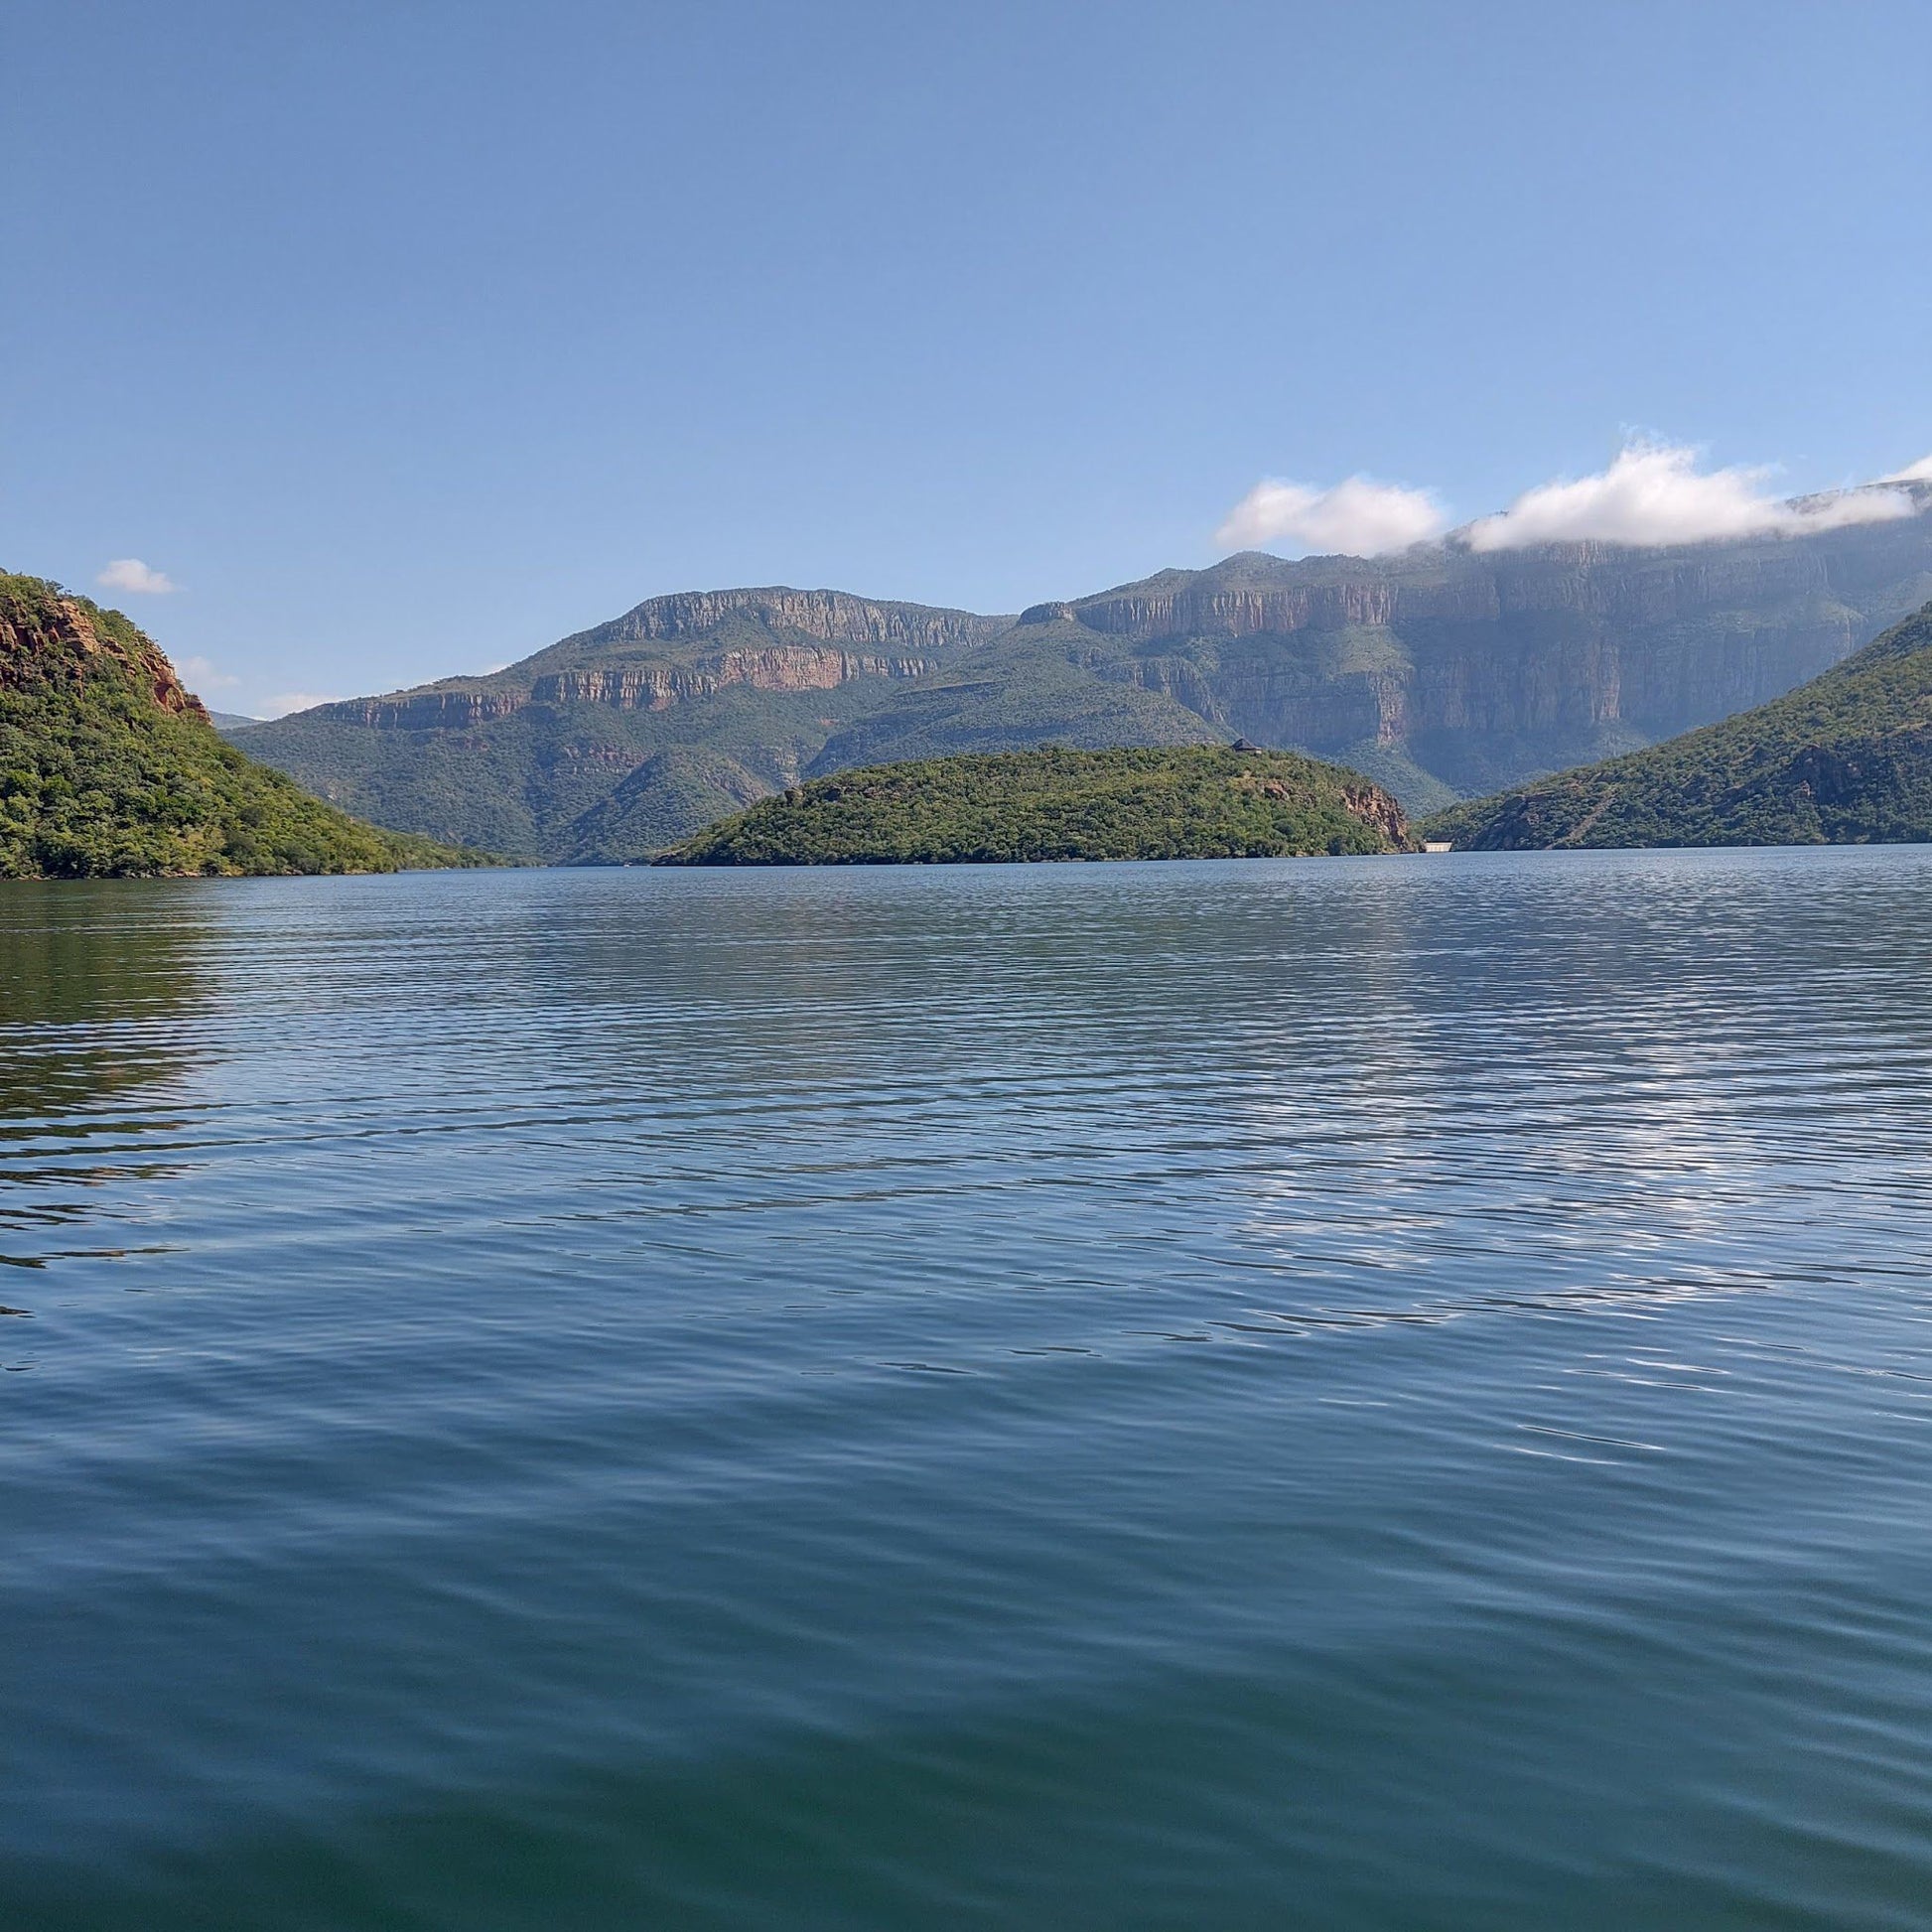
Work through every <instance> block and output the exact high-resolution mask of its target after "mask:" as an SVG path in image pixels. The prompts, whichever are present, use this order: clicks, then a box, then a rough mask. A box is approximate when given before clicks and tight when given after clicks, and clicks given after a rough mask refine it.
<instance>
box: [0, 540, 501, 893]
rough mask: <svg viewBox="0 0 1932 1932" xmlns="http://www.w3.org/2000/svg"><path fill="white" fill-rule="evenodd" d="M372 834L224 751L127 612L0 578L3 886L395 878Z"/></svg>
mask: <svg viewBox="0 0 1932 1932" xmlns="http://www.w3.org/2000/svg"><path fill="white" fill-rule="evenodd" d="M464 857H465V855H462V854H458V853H455V852H450V851H446V850H444V849H442V848H440V847H437V846H434V845H432V844H431V843H430V842H429V841H427V840H424V839H419V838H411V837H403V836H398V835H396V834H394V833H389V832H381V831H377V830H376V829H375V828H374V827H373V826H369V825H361V824H357V823H356V822H355V820H353V819H351V818H348V817H346V816H345V814H344V813H342V812H339V811H337V810H335V809H334V808H333V807H331V806H329V805H326V804H324V803H323V802H322V801H321V800H320V799H318V798H312V797H310V796H309V795H308V794H307V793H306V792H304V791H303V790H302V788H301V787H300V786H299V785H297V784H296V783H295V782H294V781H293V780H292V779H290V778H289V777H287V776H286V775H284V774H283V773H282V772H280V771H274V770H270V769H269V768H268V767H267V766H266V765H262V764H257V763H255V762H254V761H253V760H252V759H248V758H246V757H244V756H243V755H242V754H241V753H240V752H238V751H236V750H235V749H234V748H233V747H232V746H230V745H228V744H227V743H226V742H225V741H224V740H223V739H222V738H221V737H220V735H219V734H218V733H217V732H216V731H215V729H214V727H213V726H212V725H211V724H210V723H209V722H208V718H207V713H206V712H205V711H204V710H203V709H202V705H201V701H200V700H199V699H197V698H194V697H191V696H190V695H189V693H188V692H187V691H186V690H184V689H183V687H182V683H181V680H180V678H178V677H177V676H176V675H175V668H174V666H173V665H172V664H171V663H169V661H168V659H167V657H166V655H165V654H164V653H163V652H162V650H161V648H160V646H159V645H157V644H156V643H155V642H154V640H153V639H152V638H150V637H148V636H147V635H145V634H144V633H143V632H142V631H141V630H139V629H137V628H136V627H135V625H134V624H133V623H131V622H130V621H128V620H127V619H126V618H124V617H123V616H122V615H121V614H120V613H119V612H118V611H103V610H102V609H101V608H100V607H99V606H98V605H96V604H94V603H92V602H91V601H90V600H89V599H87V598H84V597H75V596H73V595H71V594H70V593H69V592H66V591H64V590H62V589H61V588H60V586H59V585H57V584H52V583H48V582H46V581H45V580H44V579H41V578H38V577H18V576H9V575H5V574H0V877H7V878H42V877H49V878H89V877H112V876H136V877H141V876H157V875H175V874H195V873H306V872H393V871H395V870H396V869H397V868H398V867H402V866H412V865H444V864H452V863H461V862H462V861H463V859H464Z"/></svg>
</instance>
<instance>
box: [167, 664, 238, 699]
mask: <svg viewBox="0 0 1932 1932" xmlns="http://www.w3.org/2000/svg"><path fill="white" fill-rule="evenodd" d="M176 669H177V670H179V671H180V672H181V674H182V677H183V679H184V680H185V681H186V682H187V684H188V686H189V688H190V689H191V690H194V691H212V690H217V689H220V688H223V687H225V686H227V685H230V684H239V683H240V682H241V680H240V679H239V678H238V677H230V676H229V675H228V674H227V672H226V671H217V670H216V669H215V668H214V666H213V665H212V664H210V663H209V662H208V660H207V658H206V657H184V658H183V659H182V660H181V662H180V663H179V664H178V665H177V666H176Z"/></svg>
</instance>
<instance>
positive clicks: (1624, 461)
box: [1214, 438, 1932, 557]
mask: <svg viewBox="0 0 1932 1932" xmlns="http://www.w3.org/2000/svg"><path fill="white" fill-rule="evenodd" d="M1702 457H1703V453H1702V452H1701V451H1700V450H1697V449H1695V448H1693V447H1691V446H1690V445H1688V444H1679V443H1665V442H1660V441H1654V440H1651V439H1647V438H1645V439H1637V440H1633V441H1631V442H1629V443H1627V444H1625V445H1624V447H1623V449H1622V450H1620V451H1619V452H1618V453H1617V455H1616V456H1615V458H1614V459H1613V460H1612V461H1611V462H1610V463H1609V464H1608V465H1607V466H1606V467H1605V468H1604V469H1602V470H1599V471H1597V472H1596V473H1595V474H1594V475H1592V476H1587V477H1577V478H1561V479H1558V480H1556V481H1554V482H1551V483H1539V484H1537V486H1536V487H1535V488H1533V489H1526V490H1525V491H1524V492H1523V493H1522V494H1521V495H1520V496H1518V497H1517V498H1516V500H1515V501H1514V502H1513V503H1511V504H1510V506H1509V507H1508V508H1507V509H1505V510H1499V511H1497V512H1496V513H1495V514H1493V515H1490V516H1482V517H1478V518H1477V519H1476V520H1475V521H1474V522H1473V523H1469V524H1466V525H1465V526H1464V527H1463V528H1461V529H1460V530H1457V531H1455V532H1453V533H1452V534H1451V538H1450V540H1451V541H1454V542H1460V543H1464V544H1466V545H1467V546H1468V547H1469V548H1470V549H1471V550H1475V551H1493V550H1521V549H1527V548H1529V547H1530V546H1532V545H1535V544H1544V543H1589V542H1594V543H1615V544H1623V545H1626V546H1628V547H1629V548H1632V549H1647V548H1661V547H1664V546H1667V545H1670V544H1679V543H1712V542H1721V541H1725V540H1730V541H1735V540H1737V539H1739V538H1748V537H1758V536H1799V535H1802V534H1804V533H1805V532H1807V531H1814V530H1836V529H1843V528H1844V527H1846V526H1847V525H1849V524H1854V523H1887V522H1891V521H1893V520H1894V519H1896V518H1898V517H1902V516H1911V515H1914V514H1916V513H1917V512H1918V511H1919V510H1920V509H1921V508H1922V507H1923V505H1924V498H1923V495H1922V494H1914V492H1913V490H1912V489H1911V488H1910V487H1909V485H1912V484H1917V483H1932V457H1926V458H1924V459H1923V460H1922V461H1920V462H1918V463H1915V464H1912V465H1910V466H1909V467H1908V468H1906V469H1903V470H1899V471H1895V472H1894V473H1893V474H1892V475H1890V476H1888V477H1881V478H1879V479H1878V481H1877V482H1876V483H1867V484H1865V485H1864V486H1863V488H1858V489H1836V490H1825V491H1821V492H1819V493H1818V494H1815V495H1811V496H1801V497H1784V496H1778V495H1775V494H1773V493H1772V492H1771V491H1770V490H1769V489H1768V488H1767V486H1766V485H1767V484H1768V483H1769V480H1770V478H1771V477H1772V475H1773V474H1774V473H1773V471H1772V470H1771V469H1770V468H1769V467H1759V466H1749V465H1733V466H1731V467H1730V468H1727V469H1720V470H1707V469H1704V468H1703V467H1702ZM1448 527H1449V518H1448V516H1447V515H1446V514H1445V512H1444V509H1443V505H1442V503H1441V501H1440V500H1439V498H1438V497H1437V496H1436V494H1435V492H1434V491H1433V490H1428V489H1415V488H1412V487H1410V486H1409V485H1407V484H1403V483H1376V482H1374V481H1373V480H1372V479H1370V478H1368V477H1361V476H1356V477H1350V478H1348V479H1347V481H1346V482H1343V483H1336V484H1334V485H1333V486H1332V487H1330V488H1327V489H1321V488H1317V487H1315V486H1314V485H1313V484H1311V483H1284V482H1282V481H1280V480H1278V479H1275V478H1267V479H1264V480H1263V481H1262V482H1260V483H1256V484H1255V486H1254V488H1252V489H1251V490H1249V492H1248V493H1247V495H1245V496H1244V497H1243V498H1242V499H1241V501H1240V502H1238V503H1237V504H1236V505H1235V506H1234V508H1233V509H1232V510H1231V511H1230V512H1229V513H1228V516H1227V520H1226V521H1225V522H1224V523H1222V525H1221V527H1220V528H1219V529H1218V530H1216V531H1215V533H1214V540H1215V542H1216V543H1217V544H1219V545H1221V546H1222V547H1223V548H1226V549H1236V550H1260V549H1267V550H1276V551H1281V552H1284V553H1285V554H1288V555H1291V556H1295V555H1302V554H1306V553H1309V552H1326V553H1331V554H1339V555H1343V556H1351V557H1379V556H1386V555H1388V554H1390V553H1391V552H1394V551H1401V550H1407V549H1409V548H1410V547H1411V546H1412V545H1414V544H1418V543H1428V542H1432V541H1434V540H1435V539H1437V538H1439V537H1441V536H1443V535H1444V534H1445V532H1446V531H1447V530H1448Z"/></svg>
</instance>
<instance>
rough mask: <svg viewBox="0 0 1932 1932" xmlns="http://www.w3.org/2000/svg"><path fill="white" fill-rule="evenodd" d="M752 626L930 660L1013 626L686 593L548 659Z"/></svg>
mask: <svg viewBox="0 0 1932 1932" xmlns="http://www.w3.org/2000/svg"><path fill="white" fill-rule="evenodd" d="M746 621H750V622H754V623H758V624H762V625H766V626H769V627H770V628H771V629H773V630H779V631H791V632H794V633H796V634H797V635H798V636H800V637H811V638H816V639H817V640H818V641H819V642H820V643H826V644H843V645H845V646H847V647H848V648H850V649H854V650H859V651H869V652H873V653H888V654H893V653H897V654H901V655H922V656H930V657H943V656H945V655H947V654H948V653H949V652H952V651H956V650H961V649H964V648H967V647H969V646H970V645H972V644H975V643H980V642H983V641H984V640H985V639H986V638H988V637H991V636H994V635H996V634H997V633H998V632H999V631H1000V630H1001V629H1003V628H1004V627H1005V624H1006V620H1004V619H1000V618H983V617H979V616H976V615H975V614H974V613H972V612H970V611H945V610H937V609H934V608H932V607H930V606H927V605H923V604H882V603H878V602H875V601H874V600H873V599H871V598H865V597H854V596H852V595H850V594H849V593H848V592H845V591H794V590H786V589H771V590H752V591H684V592H679V593H677V594H676V595H673V596H671V597H654V598H651V599H649V600H648V601H647V602H645V603H643V604H640V605H638V606H637V607H636V609H635V610H633V611H626V612H625V613H624V615H623V616H622V617H621V618H616V619H613V620H612V621H611V622H609V623H604V624H599V625H597V626H596V628H594V629H591V630H585V631H580V632H578V633H577V635H576V636H574V637H566V638H564V639H563V641H562V642H561V643H558V644H555V645H552V646H551V650H550V651H545V652H542V653H540V655H542V656H545V657H547V656H549V655H551V654H552V652H561V651H569V650H572V649H574V648H580V647H584V646H589V647H590V648H593V649H598V650H609V649H612V648H621V646H623V645H626V644H638V643H672V642H676V641H679V640H682V639H685V638H690V637H705V636H710V635H712V634H713V633H714V632H716V631H719V630H722V629H724V628H725V627H727V626H728V625H730V624H733V623H737V622H746Z"/></svg>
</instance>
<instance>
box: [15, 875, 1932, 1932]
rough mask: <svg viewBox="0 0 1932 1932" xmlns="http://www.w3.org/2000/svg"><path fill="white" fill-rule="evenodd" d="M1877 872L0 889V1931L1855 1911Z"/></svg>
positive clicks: (1873, 1778)
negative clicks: (1, 1022)
mask: <svg viewBox="0 0 1932 1932" xmlns="http://www.w3.org/2000/svg"><path fill="white" fill-rule="evenodd" d="M1929 991H1932V852H1928V851H1926V850H1923V849H1920V850H1890V851H1885V850H1877V851H1840V852H1771V853H1752V854H1622V855H1602V856H1591V855H1579V856H1572V857H1529V858H1503V857H1498V858H1484V857H1480V856H1470V857H1466V858H1465V857H1461V856H1456V857H1452V858H1450V859H1447V860H1438V861H1422V860H1361V861H1354V860H1327V861H1314V862H1300V863H1250V864H1232V865H1184V866H1167V867H1161V866H1106V867H1074V866H1067V867H1041V868H1032V869H1023V868H1012V869H979V868H974V869H960V870H951V869H947V870H934V871H876V872H874V871H866V872H834V873H825V872H819V873H779V874H763V875H759V874H750V875H732V874H704V873H696V874H692V873H679V872H671V873H663V872H630V873H576V874H572V873H526V874H497V875H488V874H484V875H459V876H447V877H430V878H406V879H371V880H334V881H315V882H294V881H291V882H261V883H252V882H234V883H219V882H208V883H197V884H182V885H135V884H129V885H112V886H97V887H95V886H66V887H45V888H43V887H36V886H12V887H8V888H5V889H4V890H0V1015H3V1016H4V1019H5V1022H6V1031H5V1035H4V1041H5V1051H4V1055H0V1256H4V1258H5V1260H6V1261H8V1262H10V1263H12V1264H13V1265H12V1266H5V1267H0V1303H4V1304H5V1305H6V1307H7V1308H8V1309H9V1311H12V1312H10V1313H9V1315H7V1316H6V1317H0V1364H4V1366H5V1368H6V1369H8V1370H10V1371H12V1372H11V1373H7V1374H5V1375H0V1483H3V1484H4V1487H3V1488H0V1762H3V1763H4V1769H5V1797H4V1804H0V1863H4V1869H5V1875H4V1878H0V1922H4V1924H5V1925H6V1926H7V1927H8V1928H10V1932H17V1929H18V1928H32V1929H33V1932H41V1928H55V1927H87V1928H116V1929H118V1928H132V1929H135V1932H175V1928H188V1927H193V1928H197V1932H208V1929H210V1928H214V1929H222V1932H225V1929H226V1928H248V1929H249V1932H258V1929H261V1928H267V1929H269V1932H276V1929H278V1928H294V1927H302V1928H330V1929H332V1932H333V1929H334V1928H349V1927H353V1928H362V1927H371V1928H374V1927H381V1928H417V1927H422V1928H429V1927H436V1928H451V1932H490V1929H491V1928H499V1927H502V1928H508V1927H517V1928H523V1927H532V1928H543V1929H544V1932H549V1929H550V1928H560V1929H564V1932H568V1929H569V1928H607V1927H609V1928H620V1927H622V1928H628V1927H660V1926H662V1927H674V1928H680V1929H681V1928H699V1929H700V1932H702V1929H703V1928H727V1927H730V1928H767V1927H768V1928H782V1929H784V1932H789V1929H790V1928H800V1929H801V1932H802V1929H804V1928H814V1929H815V1928H827V1929H828V1932H829V1929H830V1928H924V1927H935V1928H952V1927H959V1928H982V1927H984V1928H996V1927H997V1928H1042V1932H1046V1929H1050V1932H1085V1929H1086V1928H1093V1932H1102V1929H1103V1928H1105V1929H1106V1932H1114V1929H1115V1928H1132V1929H1139V1928H1155V1927H1161V1928H1169V1927H1172V1928H1176V1929H1179V1928H1207V1929H1208V1932H1222V1929H1223V1928H1225V1929H1226V1932H1245V1928H1270V1929H1271V1932H1272V1929H1273V1928H1280V1927H1302V1926H1307V1927H1321V1928H1327V1927H1335V1928H1361V1929H1362V1932H1369V1929H1370V1928H1374V1932H1390V1929H1391V1928H1412V1927H1414V1928H1458V1929H1459V1928H1485V1929H1489V1928H1509V1929H1511V1932H1514V1929H1515V1928H1524V1929H1525V1932H1529V1929H1531V1928H1534V1929H1535V1932H1547V1929H1549V1928H1564V1929H1565V1932H1569V1929H1570V1928H1597V1927H1602V1928H1613V1927H1614V1928H1624V1927H1644V1928H1649V1927H1656V1928H1667V1929H1668V1932H1697V1929H1700V1928H1712V1927H1726V1928H1746V1927H1748V1928H1752V1932H1757V1929H1758V1928H1781V1927H1800V1926H1804V1927H1814V1926H1816V1927H1824V1926H1830V1927H1835V1928H1836V1927H1847V1928H1863V1927H1901V1928H1902V1927H1912V1928H1920V1927H1924V1926H1926V1925H1927V1924H1928V1923H1932V1350H1929V1349H1928V1344H1929V1343H1932V1326H1928V1317H1932V1293H1929V1292H1928V1289H1929V1284H1928V1277H1927V1264H1928V1255H1929V1254H1932V1162H1928V1154H1929V1153H1932V1003H1928V992H1929Z"/></svg>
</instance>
